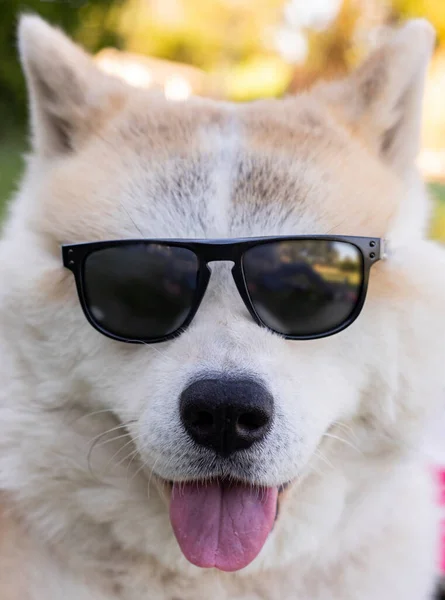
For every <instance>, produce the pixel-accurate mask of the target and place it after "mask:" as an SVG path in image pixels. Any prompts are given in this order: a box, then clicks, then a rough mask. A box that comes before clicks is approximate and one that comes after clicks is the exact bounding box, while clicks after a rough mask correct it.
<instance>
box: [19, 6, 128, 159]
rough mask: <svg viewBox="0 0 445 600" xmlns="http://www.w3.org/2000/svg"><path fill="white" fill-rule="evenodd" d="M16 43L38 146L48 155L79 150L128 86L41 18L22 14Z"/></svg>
mask: <svg viewBox="0 0 445 600" xmlns="http://www.w3.org/2000/svg"><path fill="white" fill-rule="evenodd" d="M18 42H19V51H20V58H21V62H22V66H23V69H24V72H25V77H26V81H27V86H28V94H29V104H30V117H31V128H32V137H33V147H34V150H35V151H36V152H37V153H39V154H40V155H42V156H45V157H53V156H56V155H60V154H62V153H67V152H71V151H73V150H75V149H76V146H77V145H78V144H80V143H81V142H82V140H84V139H85V137H86V136H88V135H89V133H91V131H92V130H95V129H97V128H98V127H100V126H101V124H102V123H103V121H104V119H105V118H107V115H108V116H109V114H110V112H113V111H114V110H115V109H116V108H117V107H118V105H119V103H120V101H122V99H123V88H124V85H123V84H121V83H120V82H119V81H118V80H115V79H113V78H111V77H109V76H107V75H105V74H104V73H102V72H101V71H100V70H99V69H98V68H97V67H96V66H95V65H94V62H93V60H92V58H91V56H89V55H88V54H87V53H86V52H84V51H83V50H82V49H81V48H80V47H79V46H77V45H76V44H74V43H73V42H72V41H71V40H69V39H68V38H67V37H66V36H65V35H64V34H63V33H62V32H61V31H60V30H59V29H56V28H54V27H52V26H51V25H49V24H48V23H46V22H45V21H43V20H42V19H41V18H40V17H37V16H34V15H24V16H22V17H21V18H20V22H19V28H18Z"/></svg>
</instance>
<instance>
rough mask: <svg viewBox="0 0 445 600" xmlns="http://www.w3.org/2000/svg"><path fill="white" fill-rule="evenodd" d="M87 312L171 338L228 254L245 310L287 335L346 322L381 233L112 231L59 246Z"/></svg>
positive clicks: (112, 325)
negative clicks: (192, 235)
mask: <svg viewBox="0 0 445 600" xmlns="http://www.w3.org/2000/svg"><path fill="white" fill-rule="evenodd" d="M62 255H63V264H64V266H65V267H66V268H68V269H69V270H70V271H72V272H73V273H74V276H75V280H76V285H77V291H78V295H79V299H80V303H81V305H82V309H83V312H84V313H85V316H86V318H87V319H88V321H89V322H90V323H91V325H92V326H93V327H94V328H95V329H97V330H98V331H99V332H101V333H102V334H104V335H106V336H108V337H110V338H113V339H115V340H120V341H123V342H130V343H149V344H151V343H155V342H164V341H166V340H169V339H171V338H173V337H175V336H177V335H178V334H179V333H181V332H182V331H184V329H185V328H186V327H188V325H190V323H191V322H192V320H193V318H194V316H195V315H196V312H197V311H198V308H199V305H200V303H201V301H202V299H203V297H204V294H205V291H206V289H207V285H208V283H209V280H210V275H211V270H210V268H209V263H211V262H213V261H231V262H233V263H234V266H233V268H232V274H233V279H234V281H235V284H236V287H237V289H238V292H239V294H240V296H241V298H242V299H243V301H244V304H245V306H246V308H247V310H248V311H249V313H250V315H251V316H252V318H253V319H254V321H256V322H257V323H258V325H261V326H263V327H266V328H267V329H270V330H271V331H273V332H275V333H278V334H279V335H281V336H283V337H285V338H287V339H292V340H308V339H316V338H322V337H326V336H329V335H332V334H334V333H338V332H339V331H342V330H343V329H345V328H346V327H348V326H349V325H351V323H352V322H353V321H354V320H355V319H356V318H357V317H358V315H359V314H360V312H361V310H362V307H363V304H364V302H365V297H366V291H367V287H368V280H369V272H370V269H371V266H372V265H373V264H374V263H375V262H377V261H378V260H380V259H382V258H384V240H382V239H380V238H368V237H351V236H292V237H281V236H277V237H261V238H243V239H231V240H145V239H139V240H115V241H109V242H92V243H81V244H70V245H63V246H62Z"/></svg>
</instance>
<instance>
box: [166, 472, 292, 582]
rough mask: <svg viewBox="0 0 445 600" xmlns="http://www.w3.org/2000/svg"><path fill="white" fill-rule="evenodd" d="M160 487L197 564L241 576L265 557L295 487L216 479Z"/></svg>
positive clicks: (178, 535) (182, 544) (181, 540)
mask: <svg viewBox="0 0 445 600" xmlns="http://www.w3.org/2000/svg"><path fill="white" fill-rule="evenodd" d="M154 483H155V485H156V487H157V489H158V491H159V494H160V495H161V497H162V498H163V500H164V502H165V503H166V505H167V506H168V510H169V514H170V521H171V524H172V528H173V531H174V534H175V537H176V540H177V542H178V544H179V546H180V548H181V550H182V552H183V554H184V556H185V557H186V559H187V560H188V561H189V562H191V563H192V564H194V565H196V566H198V567H202V568H216V569H219V570H221V571H239V570H240V569H243V568H245V567H247V565H249V564H250V563H251V562H252V561H253V560H254V559H255V558H256V557H257V556H258V554H259V553H260V551H261V549H262V548H263V546H264V544H265V542H266V540H267V538H268V537H269V534H270V533H271V531H272V529H273V527H274V524H275V522H276V520H277V519H278V516H279V508H280V502H281V501H282V499H283V496H284V493H285V492H286V490H288V489H289V487H290V483H289V482H288V483H284V484H282V485H280V486H276V487H265V486H256V485H253V484H252V483H249V482H242V481H237V480H230V481H229V480H225V479H220V478H211V479H207V480H194V481H181V482H179V481H175V482H173V481H166V480H164V479H162V478H160V477H158V476H156V477H155V478H154Z"/></svg>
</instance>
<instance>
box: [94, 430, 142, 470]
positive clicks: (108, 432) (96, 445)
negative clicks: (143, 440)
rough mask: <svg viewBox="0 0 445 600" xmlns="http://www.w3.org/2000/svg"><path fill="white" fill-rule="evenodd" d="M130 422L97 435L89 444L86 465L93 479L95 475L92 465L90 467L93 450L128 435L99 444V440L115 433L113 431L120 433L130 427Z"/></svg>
mask: <svg viewBox="0 0 445 600" xmlns="http://www.w3.org/2000/svg"><path fill="white" fill-rule="evenodd" d="M130 424H131V422H127V423H121V424H120V425H117V426H116V427H112V428H111V429H107V431H104V432H102V433H100V434H99V435H97V436H96V437H95V438H93V440H92V442H91V446H90V448H89V450H88V455H87V463H88V470H89V472H90V475H92V476H93V477H95V474H94V472H93V469H92V465H91V458H92V453H93V451H94V449H95V448H98V447H100V446H103V445H105V444H108V443H110V442H114V441H116V440H118V439H121V438H123V437H126V436H127V435H129V433H128V432H126V433H124V434H122V435H119V436H115V437H112V438H110V439H108V440H105V441H104V442H100V440H102V439H103V438H104V437H105V436H107V435H110V434H111V433H113V432H115V431H120V430H122V429H126V428H127V426H128V425H130Z"/></svg>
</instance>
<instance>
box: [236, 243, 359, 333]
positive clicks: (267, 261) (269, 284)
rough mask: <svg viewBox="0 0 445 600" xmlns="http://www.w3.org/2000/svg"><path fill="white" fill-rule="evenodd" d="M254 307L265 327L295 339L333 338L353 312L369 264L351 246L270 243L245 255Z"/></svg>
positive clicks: (247, 278) (245, 273)
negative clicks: (307, 336)
mask: <svg viewBox="0 0 445 600" xmlns="http://www.w3.org/2000/svg"><path fill="white" fill-rule="evenodd" d="M243 271H244V276H245V279H246V284H247V289H248V292H249V296H250V299H251V301H252V304H253V306H254V308H255V311H256V312H257V314H258V316H259V318H260V319H261V321H263V323H264V324H265V325H266V326H267V327H270V328H271V329H273V330H274V331H277V332H278V333H281V334H283V335H290V336H306V335H317V334H321V333H327V332H329V331H331V330H333V329H335V328H337V327H338V326H340V325H341V324H343V323H344V322H345V321H346V320H347V319H348V317H349V316H350V315H351V313H352V312H353V310H354V308H355V306H356V305H357V302H358V300H359V297H360V292H361V287H362V283H363V259H362V255H361V252H360V250H359V249H358V248H356V247H355V246H353V245H352V244H350V243H347V242H333V241H326V240H289V241H283V242H270V243H264V244H261V245H259V246H255V247H253V248H250V249H249V250H247V252H245V254H244V256H243Z"/></svg>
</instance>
